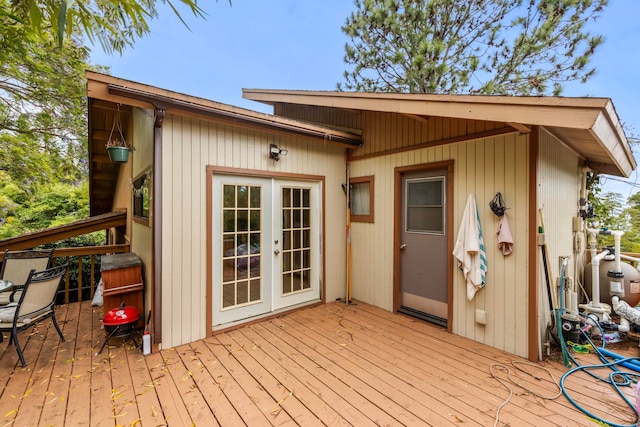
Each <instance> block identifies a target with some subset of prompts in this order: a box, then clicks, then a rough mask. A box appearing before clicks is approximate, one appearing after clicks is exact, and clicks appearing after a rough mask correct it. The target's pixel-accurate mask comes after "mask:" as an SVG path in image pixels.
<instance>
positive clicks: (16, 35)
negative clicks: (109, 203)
mask: <svg viewBox="0 0 640 427" xmlns="http://www.w3.org/2000/svg"><path fill="white" fill-rule="evenodd" d="M6 5H7V2H6V0H0V8H4V7H6ZM87 59H88V51H87V49H85V48H83V47H81V46H79V45H78V44H77V43H76V42H73V41H71V40H69V41H68V43H65V44H64V46H63V47H62V48H57V47H55V45H54V44H53V40H52V39H51V38H47V37H42V38H35V36H33V35H32V34H29V32H28V31H26V30H25V29H24V28H23V27H22V26H20V25H17V24H11V20H10V19H9V18H7V17H6V16H4V15H2V14H0V134H1V135H2V137H3V138H5V139H3V140H2V142H3V145H4V144H5V143H6V144H12V145H14V144H16V145H17V146H16V147H15V148H14V149H13V151H12V152H11V153H10V154H11V155H12V156H13V158H14V159H15V158H19V157H21V154H23V153H25V152H26V151H31V150H33V149H34V148H36V147H37V148H38V150H39V151H40V152H42V153H47V154H48V155H53V156H54V157H56V158H59V159H61V163H60V164H59V165H55V166H59V167H60V168H59V169H58V170H57V172H58V173H61V174H62V176H63V179H73V180H77V179H79V177H80V176H82V175H86V172H87V168H86V158H87V151H86V111H87V107H86V88H85V81H84V70H85V69H86V68H89V66H88V64H87ZM6 135H13V136H16V137H19V138H20V139H13V140H8V139H6V137H5V136H6ZM56 154H57V156H56ZM54 157H52V159H53V158H54ZM52 161H53V160H52Z"/></svg>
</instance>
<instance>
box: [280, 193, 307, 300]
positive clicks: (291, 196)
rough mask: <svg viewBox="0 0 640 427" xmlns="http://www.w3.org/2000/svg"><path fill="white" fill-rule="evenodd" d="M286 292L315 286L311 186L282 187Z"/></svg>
mask: <svg viewBox="0 0 640 427" xmlns="http://www.w3.org/2000/svg"><path fill="white" fill-rule="evenodd" d="M281 215H282V249H283V250H282V293H283V295H286V294H289V293H293V292H297V291H301V290H304V289H308V288H310V287H311V282H310V280H309V278H310V277H311V262H310V261H309V260H310V258H311V239H310V235H311V226H312V224H311V190H310V189H308V188H286V187H283V188H282V206H281Z"/></svg>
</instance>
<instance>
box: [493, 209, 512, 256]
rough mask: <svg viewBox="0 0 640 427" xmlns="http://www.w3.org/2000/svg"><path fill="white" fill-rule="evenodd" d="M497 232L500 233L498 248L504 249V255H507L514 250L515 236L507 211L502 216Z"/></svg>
mask: <svg viewBox="0 0 640 427" xmlns="http://www.w3.org/2000/svg"><path fill="white" fill-rule="evenodd" d="M496 234H497V235H498V249H500V250H501V251H502V255H505V256H506V255H509V254H510V253H511V252H513V236H512V235H511V228H510V227H509V221H508V220H507V214H506V213H505V214H504V215H502V216H501V217H500V223H499V224H498V230H497V231H496Z"/></svg>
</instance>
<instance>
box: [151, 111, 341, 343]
mask: <svg viewBox="0 0 640 427" xmlns="http://www.w3.org/2000/svg"><path fill="white" fill-rule="evenodd" d="M270 143H275V144H277V145H278V146H280V147H281V148H286V149H287V150H288V154H287V155H286V156H285V157H283V158H282V159H281V160H280V161H279V162H275V161H273V160H271V159H269V157H268V148H269V144H270ZM162 158H163V164H162V173H163V194H162V204H163V208H162V214H163V217H162V239H163V242H162V245H163V256H162V260H160V262H161V263H162V278H163V281H162V301H163V303H162V316H163V319H162V321H163V335H162V346H163V348H167V347H173V346H177V345H180V344H184V343H188V342H191V341H194V340H196V339H200V338H204V337H205V336H206V333H207V331H206V327H205V319H206V313H207V310H210V307H207V304H206V295H207V289H206V286H207V283H206V272H207V262H208V261H209V260H207V259H206V256H207V247H206V233H207V215H206V207H207V197H208V195H207V193H206V167H207V166H223V167H231V168H240V169H246V170H260V171H272V172H274V173H276V172H285V173H295V174H307V175H322V176H325V177H326V180H325V200H324V202H325V211H324V218H323V219H324V225H325V230H326V234H325V235H324V236H323V254H324V259H325V277H324V280H323V282H324V285H325V289H326V294H325V295H324V297H325V298H326V300H327V301H331V300H334V299H336V298H341V297H344V291H345V286H346V285H345V283H346V268H345V257H346V248H345V236H344V230H345V226H346V218H345V211H346V207H345V197H344V193H343V192H342V187H341V184H342V183H343V182H344V177H345V169H344V149H343V148H340V147H336V146H332V145H328V144H323V143H322V142H319V141H309V140H304V139H300V138H288V137H284V136H279V135H271V134H267V133H263V132H258V131H253V130H247V129H243V128H238V127H234V126H230V125H225V124H220V123H214V122H208V121H204V120H200V119H197V118H188V117H181V116H175V115H171V114H169V115H167V117H166V118H165V121H164V125H163V146H162ZM214 239H215V236H214Z"/></svg>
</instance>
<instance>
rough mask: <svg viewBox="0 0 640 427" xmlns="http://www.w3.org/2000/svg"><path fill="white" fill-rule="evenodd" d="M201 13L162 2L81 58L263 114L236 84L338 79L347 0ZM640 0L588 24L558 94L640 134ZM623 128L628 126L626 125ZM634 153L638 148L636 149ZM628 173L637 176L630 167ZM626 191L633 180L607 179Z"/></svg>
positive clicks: (214, 8)
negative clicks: (586, 69) (116, 50)
mask: <svg viewBox="0 0 640 427" xmlns="http://www.w3.org/2000/svg"><path fill="white" fill-rule="evenodd" d="M200 3H201V5H203V7H204V9H205V11H206V13H207V17H206V20H203V19H196V18H194V17H192V16H190V15H189V12H186V11H184V12H183V17H184V18H185V20H186V21H187V23H188V25H189V27H190V28H191V31H189V30H188V29H187V28H186V27H184V26H183V25H182V23H181V22H180V21H179V19H178V18H177V17H176V16H175V15H174V14H173V13H172V12H171V11H170V10H169V9H168V8H167V7H161V8H160V17H159V18H158V19H157V20H155V21H153V22H151V35H149V36H147V37H145V38H143V39H140V40H138V41H137V42H136V44H135V46H134V47H133V48H129V49H128V50H126V51H125V52H124V53H123V54H122V56H119V55H116V54H114V55H111V56H110V55H106V54H104V53H103V52H102V51H101V50H100V48H99V47H96V48H95V49H94V51H93V54H92V56H91V61H92V62H93V63H96V64H101V65H107V66H109V67H111V73H112V74H113V75H114V76H117V77H122V78H125V79H128V80H133V81H137V82H140V83H146V84H150V85H153V86H158V87H161V88H164V89H169V90H173V91H177V92H182V93H186V94H190V95H195V96H199V97H203V98H208V99H212V100H214V101H218V102H223V103H227V104H231V105H236V106H239V107H244V108H249V109H253V110H257V111H262V112H267V113H270V112H271V111H270V109H269V108H268V107H267V106H264V105H262V104H260V103H257V102H254V101H249V100H245V99H242V88H264V89H307V90H333V89H335V88H336V83H338V82H339V81H342V74H343V72H344V70H345V69H346V65H345V64H344V62H343V55H344V45H345V43H346V42H347V38H346V37H345V36H344V35H343V33H342V31H341V30H340V28H341V26H342V25H343V24H344V22H345V20H346V18H347V17H348V16H349V14H350V13H351V12H352V11H353V10H354V5H353V1H351V0H266V1H265V0H233V1H232V3H233V4H232V5H229V2H228V1H227V0H218V1H217V2H213V1H211V0H204V1H201V2H200ZM638 17H640V1H638V0H610V5H609V6H608V7H607V9H606V10H605V12H604V13H603V15H602V17H601V18H600V19H599V20H598V21H597V22H596V23H594V24H592V31H593V32H597V33H599V34H603V35H604V36H605V39H606V40H605V43H604V45H603V46H601V48H600V49H599V50H598V51H597V53H596V55H595V56H594V58H593V62H592V64H593V65H595V67H596V68H597V70H598V71H597V74H596V76H595V77H594V78H593V79H591V80H590V81H589V82H588V83H587V84H585V85H578V84H573V85H571V86H569V87H567V88H566V89H565V92H564V93H563V95H564V96H596V97H609V98H611V99H612V100H613V103H614V106H615V108H616V111H617V113H618V116H619V117H620V119H621V121H622V123H623V124H624V125H625V127H626V128H627V130H628V132H627V135H628V136H631V134H633V135H634V136H640V113H638V112H637V109H636V102H637V101H638V99H639V98H640V90H639V89H640V83H639V82H638V79H639V78H640V55H639V52H640V47H639V45H640V19H639V18H638ZM629 131H631V132H629ZM636 157H638V156H636ZM631 181H632V182H640V181H639V180H638V178H637V177H636V175H635V174H634V175H633V176H632V177H631ZM605 189H608V190H612V191H616V192H619V193H621V194H622V195H623V197H624V198H625V199H626V198H627V197H628V196H629V195H631V194H633V193H634V192H636V191H637V190H638V189H636V187H634V186H631V185H626V184H621V183H619V182H615V181H608V182H607V184H606V187H605Z"/></svg>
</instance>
